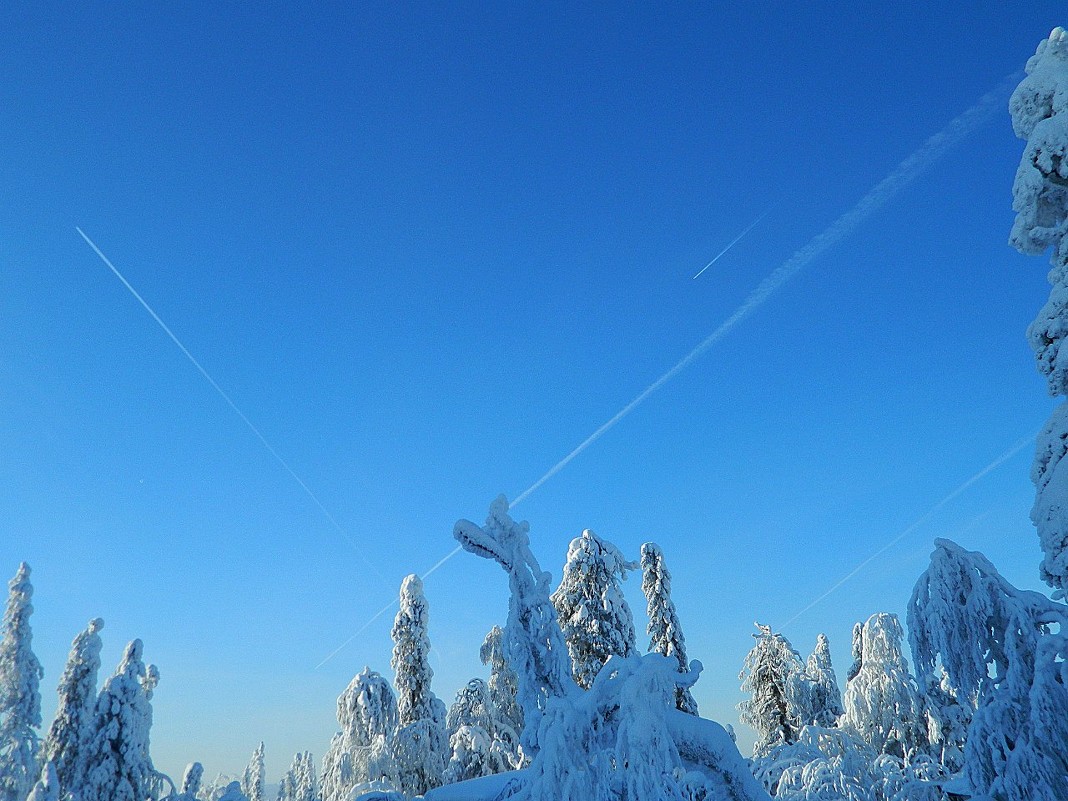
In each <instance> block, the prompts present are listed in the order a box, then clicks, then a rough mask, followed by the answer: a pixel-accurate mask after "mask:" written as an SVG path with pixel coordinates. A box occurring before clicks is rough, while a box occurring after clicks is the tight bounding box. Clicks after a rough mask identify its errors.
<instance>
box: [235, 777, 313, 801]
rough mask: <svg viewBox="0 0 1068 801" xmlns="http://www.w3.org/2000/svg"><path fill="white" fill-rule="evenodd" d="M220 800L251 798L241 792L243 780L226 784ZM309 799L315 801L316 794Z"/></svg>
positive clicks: (244, 800)
mask: <svg viewBox="0 0 1068 801" xmlns="http://www.w3.org/2000/svg"><path fill="white" fill-rule="evenodd" d="M219 801H249V799H248V797H247V796H246V795H245V794H244V793H243V792H241V782H238V781H232V782H230V783H229V784H228V785H226V789H225V790H223V793H222V795H220V796H219ZM308 801H315V799H314V796H312V797H310V798H309V799H308Z"/></svg>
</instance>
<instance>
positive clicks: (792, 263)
mask: <svg viewBox="0 0 1068 801" xmlns="http://www.w3.org/2000/svg"><path fill="white" fill-rule="evenodd" d="M1019 80H1020V74H1019V73H1013V74H1012V75H1009V76H1008V77H1006V78H1005V79H1004V80H1002V81H1001V83H999V84H998V85H997V86H996V87H995V88H994V89H992V90H991V91H990V92H987V93H986V94H985V95H983V96H982V97H981V98H979V101H978V102H977V103H976V104H975V105H974V106H972V107H971V108H969V109H968V110H967V111H965V112H964V113H962V114H960V115H959V116H957V117H954V118H953V119H952V120H950V122H949V124H948V125H946V127H945V128H943V129H942V130H941V131H939V132H938V133H936V134H935V135H934V136H932V137H931V138H929V139H928V140H927V141H926V142H924V143H923V145H921V146H920V148H919V149H918V150H916V152H914V153H913V154H912V155H911V156H909V157H908V158H906V159H905V160H904V161H902V162H901V163H900V164H898V165H897V167H896V168H895V169H894V171H893V172H891V173H890V174H889V175H888V176H886V177H885V178H883V180H881V181H879V183H877V184H876V185H875V186H873V187H872V188H871V189H870V190H869V191H868V193H867V194H866V195H864V197H862V198H861V199H860V201H859V202H858V203H857V204H856V205H855V206H853V208H851V209H850V210H849V211H847V212H846V213H845V214H843V215H842V216H841V217H839V218H838V219H837V220H835V221H834V222H833V223H831V225H830V226H829V227H828V228H827V229H826V230H825V231H823V233H821V234H818V235H816V236H814V237H813V238H812V239H811V240H809V242H808V244H806V245H805V246H804V247H802V248H801V249H800V250H798V251H796V252H795V253H794V254H793V255H792V256H791V257H790V258H789V259H787V260H786V261H784V262H783V263H782V264H781V265H779V267H778V268H777V269H776V270H775V271H774V272H773V273H771V274H770V275H769V276H768V277H767V278H765V279H764V280H763V281H761V282H760V284H759V285H758V286H757V288H756V289H754V290H753V291H752V292H751V293H750V295H749V297H748V298H746V300H745V302H744V303H743V304H742V305H741V306H739V307H738V308H737V309H736V310H735V312H734V314H732V315H731V316H730V317H728V318H727V319H726V320H724V321H723V322H722V323H721V324H720V326H719V328H717V329H716V330H715V331H713V332H712V333H711V334H709V335H708V336H707V337H705V339H704V340H702V341H701V342H700V343H698V345H697V347H695V348H694V349H693V350H691V351H690V352H689V353H687V354H686V355H685V356H683V357H682V358H681V359H680V360H679V361H678V362H677V363H676V364H675V366H674V367H672V368H671V369H670V370H668V371H667V372H666V373H664V374H663V375H662V376H660V378H658V379H656V381H654V382H653V383H652V384H650V385H649V386H648V387H646V388H645V389H643V390H642V391H641V392H640V393H638V396H637V397H635V398H634V400H632V401H631V402H630V403H628V404H627V405H626V406H624V407H623V408H622V409H620V410H619V411H618V412H616V414H615V415H613V416H612V417H611V418H610V419H609V420H608V421H606V422H605V423H604V424H603V425H602V426H601V427H600V428H598V429H597V430H596V431H594V432H593V433H592V434H590V435H589V436H588V437H586V439H584V440H583V441H582V442H581V443H579V445H578V447H576V448H575V449H574V450H572V451H571V453H569V454H568V455H567V456H565V457H564V458H563V459H561V460H560V461H559V462H557V463H556V464H555V465H553V466H552V467H551V468H549V470H548V472H546V473H545V475H543V476H542V477H541V478H539V479H538V480H537V481H535V482H534V483H533V484H531V485H530V486H529V487H527V488H526V489H525V490H523V492H521V493H519V495H518V496H517V497H516V499H515V500H514V501H512V502H511V504H510V505H511V506H515V505H516V504H519V503H522V502H523V501H524V500H525V499H527V498H529V497H530V496H531V495H532V494H533V493H534V492H535V491H537V489H538V488H539V487H541V485H542V484H544V483H545V482H546V481H548V480H549V479H551V478H552V477H553V476H555V475H556V474H557V473H559V472H560V471H561V470H563V469H564V468H565V467H567V465H568V464H569V463H570V462H571V461H572V460H573V459H574V458H575V457H576V456H578V455H579V454H580V453H582V452H583V451H584V450H586V449H587V448H588V447H590V445H592V444H593V443H594V442H596V441H597V440H599V439H600V438H601V437H603V436H604V435H605V434H606V433H608V431H609V430H611V429H612V428H613V427H614V426H615V425H616V423H618V422H619V421H620V420H622V419H623V418H624V417H626V416H627V415H628V414H630V413H631V412H632V411H634V410H635V409H636V408H637V407H638V406H639V405H641V403H642V401H644V400H645V399H646V398H648V397H649V396H650V395H652V394H653V393H654V392H656V391H657V390H658V389H660V388H661V387H662V386H664V384H666V383H667V382H668V381H670V380H671V379H672V378H674V377H675V376H677V375H678V374H679V373H681V372H682V371H683V370H685V369H686V368H687V367H689V366H690V363H691V362H693V361H694V360H695V359H696V358H697V357H698V356H700V355H701V354H703V353H704V352H705V351H706V350H708V349H709V348H710V347H712V346H713V345H714V344H716V342H718V341H719V340H721V339H722V338H723V337H724V336H726V335H727V334H728V333H729V332H730V331H731V330H732V329H733V328H734V327H735V326H736V325H738V323H740V322H742V321H743V320H744V319H745V318H746V317H748V316H749V315H750V314H752V313H753V312H754V311H756V310H757V309H758V308H760V307H761V306H763V305H764V303H765V301H767V299H768V298H770V297H771V296H772V295H773V294H774V293H775V292H777V291H778V290H779V289H781V288H782V287H783V285H784V284H786V282H787V281H789V280H790V279H791V278H793V277H794V276H795V275H797V273H799V272H800V271H801V270H802V269H803V268H805V267H807V266H808V265H809V264H810V263H812V262H813V261H815V260H816V259H817V258H819V257H820V256H822V255H823V254H824V253H825V252H826V251H827V250H829V249H830V248H831V247H833V246H834V245H836V244H838V243H839V242H841V241H842V240H843V239H845V237H847V236H848V235H849V234H851V233H852V232H853V230H854V229H855V228H856V227H857V226H858V225H859V224H860V223H861V222H863V221H864V220H865V219H867V218H868V217H870V216H871V215H872V214H874V213H875V212H876V211H878V210H879V209H881V208H882V207H883V206H884V205H886V203H887V202H888V201H890V200H891V199H892V198H893V197H894V196H895V195H897V193H898V192H900V191H901V190H902V189H904V188H905V187H906V186H908V185H909V184H910V183H912V181H913V180H915V179H916V178H917V177H918V176H919V175H921V174H922V173H923V172H924V171H925V170H926V169H928V168H929V167H931V166H932V165H933V164H934V163H935V162H937V161H938V160H939V159H940V158H942V156H944V155H945V154H946V153H947V152H948V151H949V150H950V149H951V148H953V146H954V145H956V144H957V143H958V142H960V141H961V140H962V139H964V138H965V137H966V136H967V135H968V134H970V133H971V132H972V131H974V130H975V129H976V128H978V127H979V126H980V125H982V124H983V123H984V122H986V121H987V120H988V119H989V118H990V117H991V116H992V115H993V114H994V113H995V112H999V111H1001V110H1002V109H1003V107H1004V105H1005V97H1006V96H1007V95H1008V93H1009V92H1010V91H1011V90H1012V88H1013V86H1015V85H1016V84H1017V83H1019ZM766 213H767V212H765V214H766ZM757 222H759V220H757ZM753 224H754V225H755V224H756V223H753ZM743 235H744V234H743ZM461 550H462V549H461V548H459V547H457V548H454V549H453V550H452V551H450V552H449V553H448V554H446V555H445V556H444V557H443V558H442V559H441V560H439V561H438V563H437V564H436V565H434V567H433V568H432V570H437V569H438V568H439V567H441V566H442V565H443V564H445V562H447V561H449V560H450V559H452V557H454V556H456V554H458V553H460V551H461ZM428 574H429V571H428V573H427V575H428ZM424 577H425V576H424ZM394 603H396V602H394ZM392 606H393V604H390V605H389V606H387V607H385V608H384V609H382V610H381V611H379V612H378V613H377V614H376V615H375V616H374V617H373V618H371V620H369V621H368V622H367V623H365V624H364V626H363V627H362V628H361V629H360V631H361V632H362V631H363V630H364V629H366V628H367V626H369V625H371V623H372V622H373V621H374V620H377V619H378V618H379V617H381V616H382V615H383V614H385V612H386V611H387V610H388V609H390V608H392ZM353 639H355V635H354V636H353V637H350V638H349V639H348V640H347V641H346V643H345V645H347V644H348V643H349V642H352V640H353ZM345 645H342V646H341V647H340V648H338V649H337V650H336V651H334V653H333V654H331V655H330V657H327V659H325V660H323V662H321V663H320V666H321V665H323V664H325V663H326V662H327V661H328V660H329V659H330V658H331V657H333V656H334V655H335V654H337V653H338V652H339V651H340V650H341V649H342V648H344V647H345Z"/></svg>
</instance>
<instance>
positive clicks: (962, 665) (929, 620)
mask: <svg viewBox="0 0 1068 801" xmlns="http://www.w3.org/2000/svg"><path fill="white" fill-rule="evenodd" d="M1052 623H1057V624H1060V625H1061V626H1068V607H1065V606H1064V605H1063V604H1058V603H1054V602H1053V601H1051V600H1050V599H1049V598H1047V597H1046V596H1044V595H1042V594H1041V593H1038V592H1033V591H1030V590H1019V589H1017V588H1016V587H1014V586H1012V585H1011V584H1010V583H1009V582H1008V581H1006V580H1005V579H1004V578H1002V576H1001V574H999V573H998V571H997V569H996V568H995V567H994V566H993V565H992V564H991V563H990V561H989V560H988V559H987V558H986V557H985V556H983V555H982V554H981V553H978V552H975V551H968V550H965V549H964V548H962V547H960V546H959V545H957V544H956V543H955V542H952V541H951V540H946V539H937V540H935V550H934V553H932V554H931V564H930V566H929V567H928V568H927V570H926V571H925V572H924V573H923V574H922V575H921V576H920V578H919V579H918V580H917V582H916V587H915V589H914V590H913V591H912V598H911V599H910V601H909V608H908V626H909V644H910V645H911V647H912V656H913V659H914V660H915V662H916V670H917V672H918V674H919V675H920V677H921V678H922V679H924V681H925V682H930V681H937V679H938V670H939V669H943V670H945V672H946V675H947V677H948V680H949V684H950V686H951V688H952V691H953V693H954V695H955V696H956V697H957V698H958V700H961V701H962V702H965V701H966V702H967V703H968V704H970V705H971V707H972V708H973V709H974V708H975V707H976V706H977V705H978V703H979V701H980V700H981V699H982V698H983V696H985V695H986V694H987V693H988V692H990V691H991V690H992V689H993V687H994V686H995V685H996V683H997V682H998V681H1000V680H1001V678H1002V677H1004V676H1005V674H1006V671H1007V670H1008V655H1007V639H1008V637H1009V636H1019V635H1021V634H1022V635H1024V636H1027V637H1029V638H1030V639H1031V640H1032V641H1033V640H1034V638H1035V637H1037V636H1038V633H1039V632H1038V629H1037V627H1041V626H1044V625H1047V624H1052ZM991 669H992V672H991Z"/></svg>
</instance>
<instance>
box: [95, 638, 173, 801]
mask: <svg viewBox="0 0 1068 801" xmlns="http://www.w3.org/2000/svg"><path fill="white" fill-rule="evenodd" d="M142 651H143V646H142V644H141V641H140V640H134V641H132V642H131V643H129V644H128V645H127V646H126V650H125V651H124V652H123V656H122V661H121V662H120V663H119V667H118V669H117V670H116V671H115V675H113V676H112V677H111V678H109V679H108V680H107V681H106V682H105V683H104V689H103V690H101V691H100V697H99V698H98V699H97V704H96V714H95V724H94V726H93V735H92V737H91V739H90V741H89V745H88V748H87V749H86V759H85V774H84V781H83V784H82V787H81V788H80V792H81V801H144V799H145V798H146V797H148V796H149V795H151V794H152V793H153V788H154V786H155V782H156V776H157V774H156V771H155V768H154V767H153V766H152V758H151V756H150V755H149V732H150V730H151V728H152V705H151V703H150V701H151V698H152V690H153V688H154V687H155V685H156V682H157V681H158V678H159V674H158V672H157V671H156V669H155V666H153V665H149V666H148V667H147V668H146V667H145V663H144V662H143V661H142V659H141V654H142Z"/></svg>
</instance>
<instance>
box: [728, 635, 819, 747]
mask: <svg viewBox="0 0 1068 801" xmlns="http://www.w3.org/2000/svg"><path fill="white" fill-rule="evenodd" d="M756 627H757V629H758V630H759V631H758V633H757V634H754V635H753V637H754V638H755V639H756V644H755V645H754V646H753V649H752V650H751V651H750V652H749V653H748V654H747V655H746V657H745V663H744V665H743V667H742V672H741V673H740V674H739V675H738V678H739V679H741V680H742V692H745V693H749V696H750V697H749V698H748V699H746V700H744V701H742V702H741V703H740V704H739V705H738V709H739V711H740V712H741V714H740V716H739V717H740V719H741V721H742V723H745V724H748V725H749V726H752V727H753V728H754V729H755V730H756V733H757V739H756V742H755V743H754V745H753V755H754V756H757V757H760V756H764V755H765V754H767V753H768V752H769V751H770V750H771V749H772V748H775V747H776V746H778V745H781V744H789V743H793V742H796V741H797V736H798V734H799V732H800V729H801V724H800V723H799V718H800V717H801V714H800V710H799V705H798V699H797V698H796V696H795V692H796V687H797V676H798V674H803V673H804V669H805V666H804V663H802V662H801V656H800V655H799V654H798V653H797V651H795V650H794V649H793V646H792V645H790V641H789V640H787V639H786V638H785V637H784V636H783V635H781V634H774V633H772V631H771V629H770V628H769V627H768V626H762V625H760V624H759V623H757V624H756Z"/></svg>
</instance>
